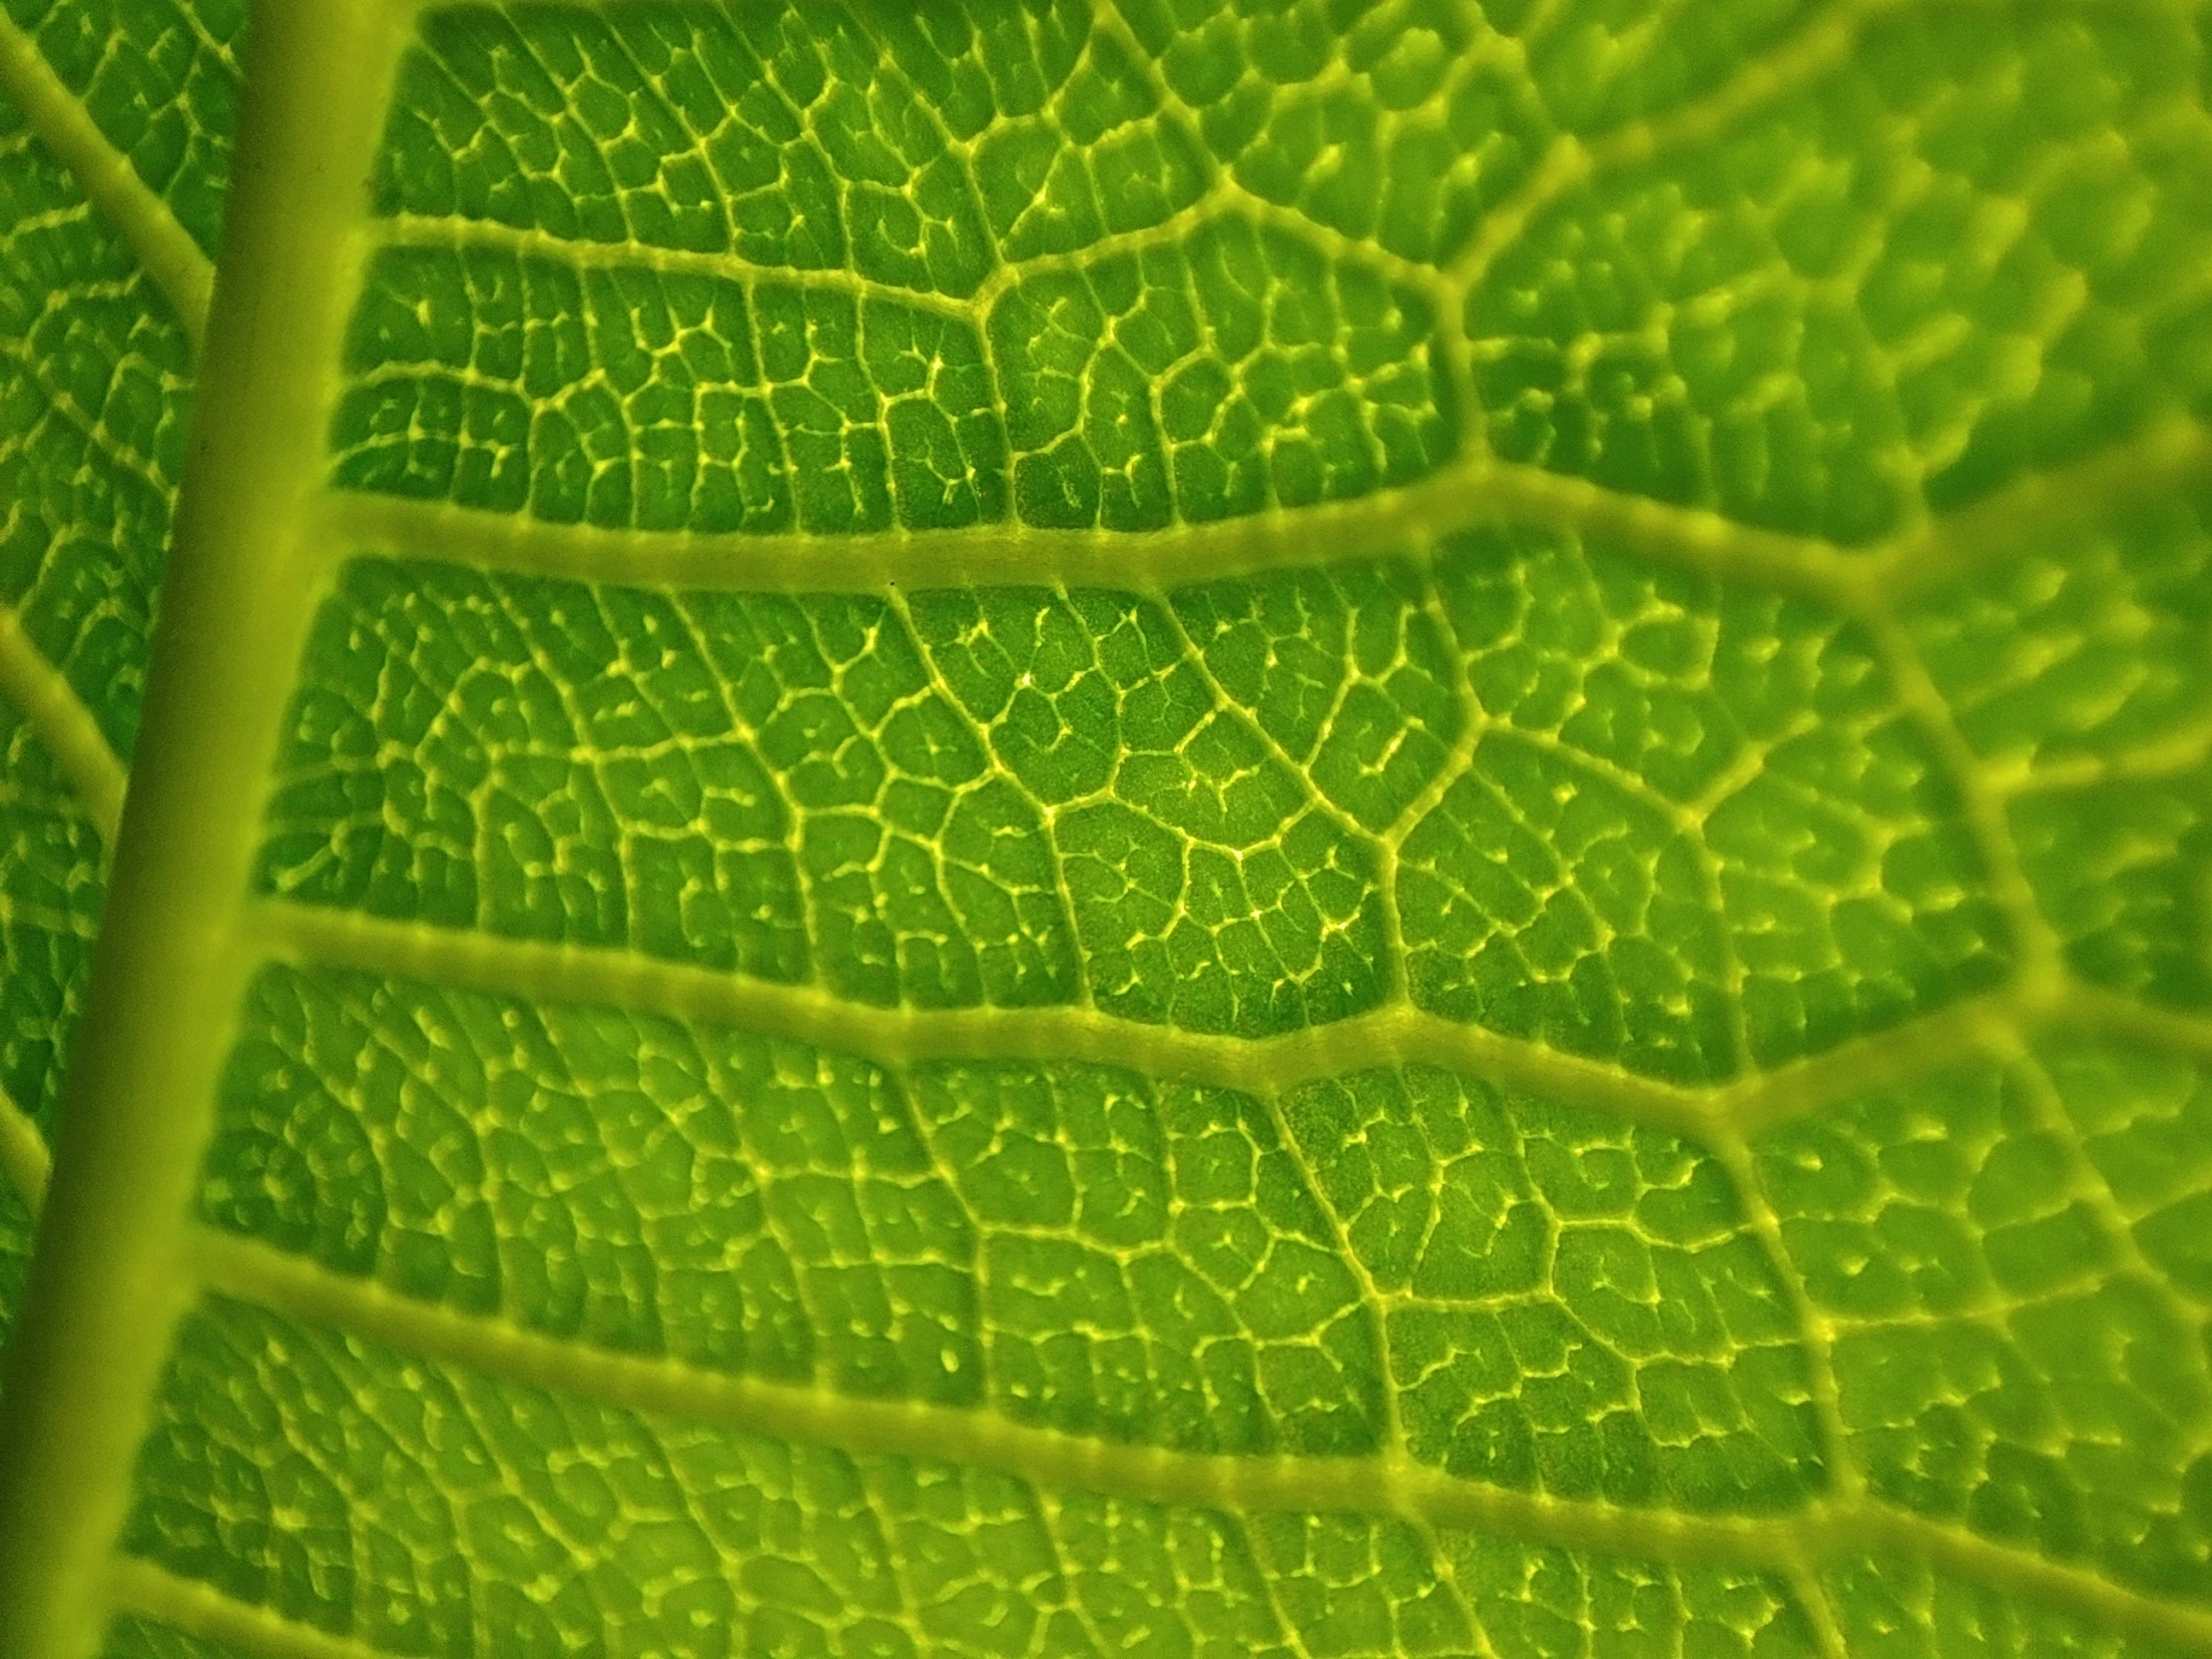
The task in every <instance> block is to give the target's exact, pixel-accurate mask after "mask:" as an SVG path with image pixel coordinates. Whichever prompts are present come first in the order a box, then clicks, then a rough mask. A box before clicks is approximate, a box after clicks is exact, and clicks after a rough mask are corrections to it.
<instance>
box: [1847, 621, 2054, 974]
mask: <svg viewBox="0 0 2212 1659" xmlns="http://www.w3.org/2000/svg"><path fill="white" fill-rule="evenodd" d="M1864 621H1865V624H1866V626H1867V629H1868V631H1869V632H1870V633H1871V634H1873V636H1874V640H1875V647H1876V650H1877V651H1878V652H1879V654H1880V655H1881V657H1882V660H1883V663H1884V666H1885V667H1887V668H1888V669H1889V671H1890V680H1891V683H1892V685H1893V687H1894V688H1895V690H1896V692H1897V697H1898V701H1899V703H1900V704H1901V705H1903V707H1904V709H1905V711H1906V713H1907V715H1908V716H1910V717H1911V719H1912V721H1913V724H1914V725H1915V726H1917V727H1919V728H1920V732H1921V736H1922V737H1923V738H1924V739H1925V740H1926V741H1927V742H1928V744H1929V745H1930V747H1931V748H1933V749H1934V750H1935V752H1936V761H1937V762H1938V763H1939V764H1940V766H1941V768H1942V771H1943V774H1944V776H1945V777H1946V778H1947V779H1948V781H1949V783H1950V786H1951V788H1952V789H1953V790H1955V791H1956V792H1957V797H1958V805H1959V811H1960V816H1961V817H1962V818H1963V819H1964V821H1965V827H1966V830H1967V832H1968V833H1969V834H1970V835H1971V836H1972V837H1973V841H1974V846H1975V850H1976V851H1978V852H1979V853H1980V854H1981V862H1982V870H1983V878H1984V879H1985V880H1986V882H1987V883H1988V893H1989V897H1990V898H1991V899H1992V900H1993V901H1994V902H1995V904H1996V906H1997V909H1998V910H1999V911H2000V912H2001V913H2002V914H2003V916H2004V921H2005V925H2006V927H2007V928H2008V929H2009V930H2010V933H2011V935H2012V936H2011V938H2010V940H2009V941H2008V942H2009V943H2010V945H2011V947H2012V951H2013V961H2014V966H2013V972H2014V974H2015V975H2016V976H2017V977H2018V979H2019V980H2020V981H2021V982H2022V983H2024V984H2027V985H2029V986H2040V985H2055V984H2057V983H2058V981H2059V978H2060V976H2061V975H2062V974H2063V973H2064V971H2065V947H2064V944H2063V942H2062V941H2061V940H2060V939H2059V936H2058V930H2057V928H2056V927H2054V926H2053V925H2052V924H2051V920H2050V917H2049V916H2047V915H2046V914H2044V912H2043V906H2042V904H2041V903H2040V902H2039V901H2038V900H2037V898H2036V896H2035V888H2034V886H2033V884H2032V883H2031V882H2030V881H2029V880H2028V878H2027V871H2026V869H2025V868H2024V866H2023V865H2022V864H2021V862H2020V854H2019V847H2018V845H2017V844H2016V841H2015V838H2014V836H2013V833H2012V826H2011V820H2010V817H2009V815H2008V814H2007V812H2006V810H2005V803H2004V801H2003V799H2002V798H2001V797H2000V796H1998V795H1997V794H1996V792H1994V791H1993V790H1991V789H1989V788H1988V787H1987V783H1986V780H1985V779H1984V776H1983V771H1982V766H1981V757H1980V756H1978V755H1976V754H1975V753H1974V752H1973V746H1972V745H1970V744H1969V743H1967V742H1966V739H1965V735H1964V734H1963V733H1961V732H1960V731H1959V729H1958V722H1957V720H1956V719H1955V718H1954V717H1953V716H1952V714H1951V711H1950V705H1949V704H1948V703H1947V702H1945V701H1944V699H1943V694H1942V692H1941V690H1940V689H1939V688H1938V687H1937V686H1936V681H1935V678H1934V676H1932V675H1931V674H1930V673H1929V671H1928V665H1927V663H1926V662H1925V661H1924V660H1923V658H1922V656H1921V652H1920V647H1919V645H1918V643H1917V642H1916V641H1915V640H1914V638H1913V634H1912V631H1911V630H1910V629H1908V628H1907V627H1906V626H1905V625H1904V624H1903V623H1902V622H1899V621H1897V620H1895V619H1894V618H1893V617H1892V615H1891V614H1890V612H1889V611H1888V610H1887V609H1886V608H1879V607H1877V608H1870V610H1869V611H1868V613H1867V614H1866V616H1865V617H1864Z"/></svg>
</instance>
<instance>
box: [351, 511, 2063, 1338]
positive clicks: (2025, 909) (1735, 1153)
mask: <svg viewBox="0 0 2212 1659" xmlns="http://www.w3.org/2000/svg"><path fill="white" fill-rule="evenodd" d="M1574 499H1576V498H1574V497H1569V496H1562V497H1560V500H1561V501H1562V502H1570V501H1572V500H1574ZM1560 514H1561V516H1562V517H1570V518H1571V517H1572V516H1573V508H1572V507H1571V506H1562V507H1561V509H1560ZM1707 534H1708V535H1710V534H1711V531H1710V529H1709V528H1708V529H1707ZM1682 540H1683V543H1684V545H1685V546H1686V547H1695V546H1696V545H1697V544H1698V541H1699V537H1698V536H1696V535H1685V536H1684V537H1683V538H1682ZM1909 678H1910V676H1909V675H1901V680H1906V679H1909ZM1932 707H1933V708H1934V709H1935V710H1936V718H1937V719H1938V720H1940V719H1941V713H1940V706H1939V704H1934V703H1932ZM1985 816H1986V817H1987V819H1988V823H1987V824H1986V825H1984V828H1985V829H1987V828H1996V829H2001V824H2000V822H1999V821H1998V820H1997V819H1996V817H1995V815H1993V814H1988V815H1985ZM1991 863H1992V865H1993V866H1995V873H1996V875H1997V881H1996V884H1997V885H1998V886H1999V887H2000V888H2003V887H2006V886H2011V887H2012V888H2013V890H2012V891H2011V892H2010V893H2008V894H2007V896H2008V897H2014V898H2019V899H2022V900H2025V899H2026V897H2027V895H2026V894H2025V892H2024V890H2023V889H2021V888H2020V887H2019V884H2018V883H2017V882H2007V881H2006V880H2005V879H2004V878H2003V875H2002V869H2003V865H2004V861H2003V859H2002V857H2001V854H1998V855H1995V856H1992V858H1991ZM2016 920H2017V921H2018V923H2019V924H2020V925H2019V931H2020V934H2021V938H2022V940H2023V941H2025V940H2032V939H2034V938H2037V937H2039V936H2043V935H2042V929H2041V923H2040V916H2039V912H2038V911H2037V910H2036V909H2035V908H2034V907H2033V905H2032V903H2031V902H2025V903H2023V904H2021V905H2020V906H2019V907H2018V909H2017V912H2016ZM364 936H366V934H365V931H364ZM492 954H493V955H494V956H496V955H497V951H496V949H494V950H493V951H492ZM2054 954H2055V952H2054V951H2053V950H2051V949H2050V948H2048V945H2047V941H2046V948H2045V950H2044V951H2043V952H2042V953H2041V959H2038V958H2037V955H2036V953H2035V952H2033V951H2030V952H2028V953H2027V957H2028V960H2029V961H2030V963H2031V967H2030V969H2029V970H2028V972H2027V977H2028V979H2029V981H2030V989H2029V990H2028V991H2027V992H2026V993H2025V994H2024V995H2022V996H2020V997H2017V998H2015V999H2014V1001H2013V1002H2012V1003H2010V1004H2009V1005H2007V1006H2009V1007H2010V1008H2012V1009H2014V1010H2017V1009H2020V1008H2025V1007H2037V1008H2049V1009H2052V1010H2056V1009H2059V1008H2063V1007H2067V1006H2070V1005H2073V1004H2069V1002H2068V999H2067V997H2066V996H2065V994H2064V993H2060V992H2058V991H2056V990H2054V989H2052V988H2051V984H2052V983H2053V981H2051V978H2050V976H2051V972H2052V966H2053V964H2052V963H2051V961H2050V960H2049V958H2050V957H2051V956H2053V955H2054ZM515 960H516V962H517V963H518V965H521V964H526V961H527V959H526V958H525V957H523V956H521V955H520V954H519V953H518V955H517V957H516V958H515ZM499 971H500V970H499V969H498V968H497V967H496V966H494V968H493V969H492V970H491V974H490V976H491V977H494V978H496V977H497V975H498V973H499ZM584 971H585V972H587V973H589V972H593V971H597V970H593V969H586V970H584ZM609 972H610V974H611V976H612V977H614V978H620V977H621V970H620V969H619V968H614V969H610V970H609ZM519 976H520V977H524V978H527V977H528V969H527V967H526V966H524V968H523V972H522V973H521V974H520V975H519ZM634 977H636V976H634ZM2078 1006H2079V1008H2080V1009H2081V1010H2082V1011H2084V1012H2090V1013H2093V1012H2094V1011H2095V1009H2096V1006H2097V1005H2096V1004H2094V1003H2092V1002H2090V1001H2088V1000H2087V999H2083V1000H2081V1001H2080V1002H2079V1004H2078ZM1990 1011H1991V1013H1992V1017H1994V1018H1996V1019H1997V1020H1998V1023H2000V1024H2001V1023H2003V1017H2002V1016H2003V1010H2002V1009H2001V1008H2000V1007H1999V1006H1998V1004H1997V1003H1995V1002H1994V1001H1992V1003H1991V1004H1990ZM1035 1017H1036V1019H1037V1022H1038V1026H1039V1029H1040V1031H1051V1030H1052V1029H1053V1026H1052V1025H1051V1023H1050V1021H1051V1019H1052V1018H1055V1017H1057V1016H1047V1015H1044V1014H1042V1013H1039V1014H1038V1015H1037V1016H1035ZM1077 1023H1080V1022H1069V1024H1070V1025H1072V1024H1077ZM1032 1040H1037V1041H1039V1044H1040V1046H1047V1045H1049V1044H1050V1042H1051V1041H1052V1040H1053V1039H1051V1038H1049V1037H1045V1038H1040V1039H1032ZM1531 1064H1532V1066H1534V1068H1535V1069H1536V1070H1537V1071H1541V1070H1542V1069H1543V1067H1544V1064H1545V1062H1542V1061H1534V1062H1531ZM1164 1069H1168V1070H1172V1069H1173V1067H1172V1066H1170V1067H1167V1068H1164ZM1584 1086H1585V1087H1587V1085H1586V1084H1585V1085H1584ZM1710 1138H1711V1139H1713V1140H1714V1141H1716V1142H1718V1143H1719V1144H1721V1145H1722V1146H1724V1147H1726V1148H1728V1151H1727V1152H1726V1153H1725V1154H1724V1156H1726V1157H1727V1158H1728V1159H1729V1161H1731V1162H1738V1163H1740V1162H1745V1161H1748V1160H1746V1159H1745V1157H1744V1155H1743V1154H1742V1152H1741V1149H1740V1148H1739V1147H1737V1146H1735V1145H1734V1144H1733V1143H1732V1139H1731V1135H1730V1132H1729V1131H1728V1130H1727V1129H1726V1128H1725V1127H1723V1126H1720V1125H1717V1124H1716V1125H1715V1126H1714V1128H1713V1130H1712V1133H1711V1136H1710ZM1743 1190H1744V1192H1745V1194H1746V1196H1747V1198H1748V1197H1751V1196H1752V1195H1755V1194H1756V1192H1757V1188H1756V1187H1755V1186H1753V1185H1751V1184H1750V1183H1748V1182H1746V1183H1745V1184H1744V1186H1743ZM1775 1256H1776V1259H1777V1260H1787V1258H1786V1257H1785V1256H1784V1255H1783V1254H1782V1253H1780V1252H1779V1251H1777V1252H1776V1253H1775ZM1823 1323H1824V1322H1823V1321H1820V1320H1808V1321H1807V1329H1809V1330H1814V1331H1817V1330H1818V1329H1819V1328H1820V1326H1821V1325H1822V1324H1823Z"/></svg>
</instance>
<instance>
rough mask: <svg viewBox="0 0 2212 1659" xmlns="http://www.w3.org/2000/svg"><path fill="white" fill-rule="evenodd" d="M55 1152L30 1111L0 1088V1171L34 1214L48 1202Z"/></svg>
mask: <svg viewBox="0 0 2212 1659" xmlns="http://www.w3.org/2000/svg"><path fill="white" fill-rule="evenodd" d="M53 1168H54V1160H53V1155H52V1154H51V1153H49V1152H48V1151H47V1150H46V1137H45V1136H44V1135H41V1134H40V1133H39V1131H38V1125H37V1124H35V1123H33V1122H32V1121H31V1114H30V1113H28V1112H26V1111H25V1110H24V1109H23V1108H22V1107H20V1106H18V1105H17V1104H16V1103H15V1102H14V1100H12V1099H11V1098H10V1097H9V1095H8V1093H7V1091H6V1090H5V1089H0V1175H5V1176H6V1177H7V1179H8V1185H10V1186H11V1187H13V1188H14V1189H15V1190H16V1192H17V1193H18V1194H19V1195H20V1196H21V1197H22V1199H23V1204H24V1207H25V1208H26V1209H28V1210H29V1211H30V1212H31V1214H33V1215H34V1216H35V1215H37V1214H38V1212H39V1207H40V1206H41V1205H43V1204H44V1203H45V1202H46V1181H47V1177H48V1176H49V1175H51V1174H52V1173H53Z"/></svg>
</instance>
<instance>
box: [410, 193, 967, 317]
mask: <svg viewBox="0 0 2212 1659" xmlns="http://www.w3.org/2000/svg"><path fill="white" fill-rule="evenodd" d="M372 229H373V230H374V232H375V233H376V236H377V240H378V241H380V242H381V243H382V244H383V246H385V247H387V248H452V249H462V248H485V249H491V250H494V251H497V252H499V253H505V254H513V255H515V256H516V257H518V258H521V259H536V260H545V261H549V262H551V263H553V264H556V265H566V266H571V267H574V268H575V269H577V270H579V271H651V272H659V273H672V274H677V275H684V276H699V277H721V278H724V279H726V280H730V281H735V282H742V283H745V284H747V285H749V286H750V285H753V284H757V283H766V282H776V283H782V284H783V285H784V286H786V287H802V288H822V289H827V290H830V291H832V292H837V293H844V294H849V295H851V296H853V297H855V298H867V299H882V300H887V301H890V302H892V303H895V304H900V305H910V306H914V307H917V308H919V309H921V310H926V311H934V312H936V313H937V314H938V315H940V316H948V317H952V318H954V319H955V320H958V321H961V322H972V321H975V320H976V319H977V317H976V310H975V307H974V306H973V305H972V304H971V303H969V302H968V301H966V300H961V299H950V298H947V297H946V296H945V295H943V294H941V293H935V292H924V291H922V290H920V289H916V288H902V287H900V286H898V285H897V284H896V283H894V282H881V281H877V280H875V279H873V278H872V277H862V276H860V275H858V274H857V273H855V272H850V271H846V270H843V269H841V268H837V269H825V270H806V269H802V268H799V267H796V266H768V265H760V264H758V263H756V262H755V261H752V260H749V259H747V258H746V257H745V256H744V255H742V254H732V253H720V254H715V253H702V252H693V251H689V250H685V249H676V248H660V247H656V246H654V245H653V244H651V243H642V242H590V241H586V240H584V239H582V238H572V237H557V236H554V235H552V234H551V233H549V232H546V231H528V230H519V229H517V228H516V227H514V226H511V225H502V224H500V223H499V222H498V221H496V220H490V219H463V218H460V217H457V216H456V217H452V218H442V219H441V218H433V217H428V216H424V215H419V214H398V215H395V216H393V217H392V218H389V219H379V220H375V221H373V222H372Z"/></svg>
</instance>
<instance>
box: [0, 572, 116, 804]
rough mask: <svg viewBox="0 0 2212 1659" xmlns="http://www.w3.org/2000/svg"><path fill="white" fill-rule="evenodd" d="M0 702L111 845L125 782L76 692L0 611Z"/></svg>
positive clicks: (9, 613) (9, 614) (14, 619)
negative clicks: (18, 718)
mask: <svg viewBox="0 0 2212 1659" xmlns="http://www.w3.org/2000/svg"><path fill="white" fill-rule="evenodd" d="M0 697H4V698H6V699H7V700H8V702H10V703H12V704H14V705H15V707H16V708H17V709H19V710H20V711H22V714H23V718H24V719H25V720H26V721H28V722H29V723H30V727H31V731H32V734H33V735H34V736H35V737H37V739H38V741H39V742H40V743H41V744H42V745H43V746H44V747H45V749H46V752H47V753H48V754H49V755H51V756H53V757H54V764H55V765H56V766H58V767H60V768H61V772H62V776H63V777H64V778H66V779H68V780H69V785H70V788H71V789H73V790H74V791H76V794H77V799H78V801H79V802H80V803H81V804H82V805H83V807H84V809H85V812H86V813H87V814H88V815H89V816H90V817H91V819H92V822H93V825H94V827H95V828H96V829H97V830H99V831H100V838H101V839H102V840H104V841H106V842H107V843H108V844H109V845H111V846H112V845H114V844H115V830H116V824H117V822H118V821H119V820H120V819H121V818H122V816H123V792H124V787H125V784H126V783H127V778H126V775H125V773H124V770H123V763H122V762H121V761H119V760H117V759H116V756H115V751H114V750H113V749H111V748H110V747H109V746H108V739H107V735H106V734H105V733H103V732H102V731H101V730H100V727H99V725H98V723H97V722H95V721H94V720H93V718H92V711H91V710H89V709H87V708H86V707H85V705H84V702H83V700H82V699H81V698H79V697H78V695H77V692H76V688H75V687H73V686H71V685H70V683H69V681H68V680H67V679H66V678H65V677H64V676H63V674H62V672H61V670H60V669H58V668H56V667H55V666H54V665H53V663H52V662H50V661H49V660H48V659H47V657H46V655H45V653H43V652H41V651H40V650H39V648H38V647H37V646H36V645H34V644H32V643H31V637H30V635H29V634H27V633H25V632H24V629H23V621H22V619H21V618H20V617H19V616H17V615H16V613H15V612H14V611H13V610H8V609H0Z"/></svg>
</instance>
